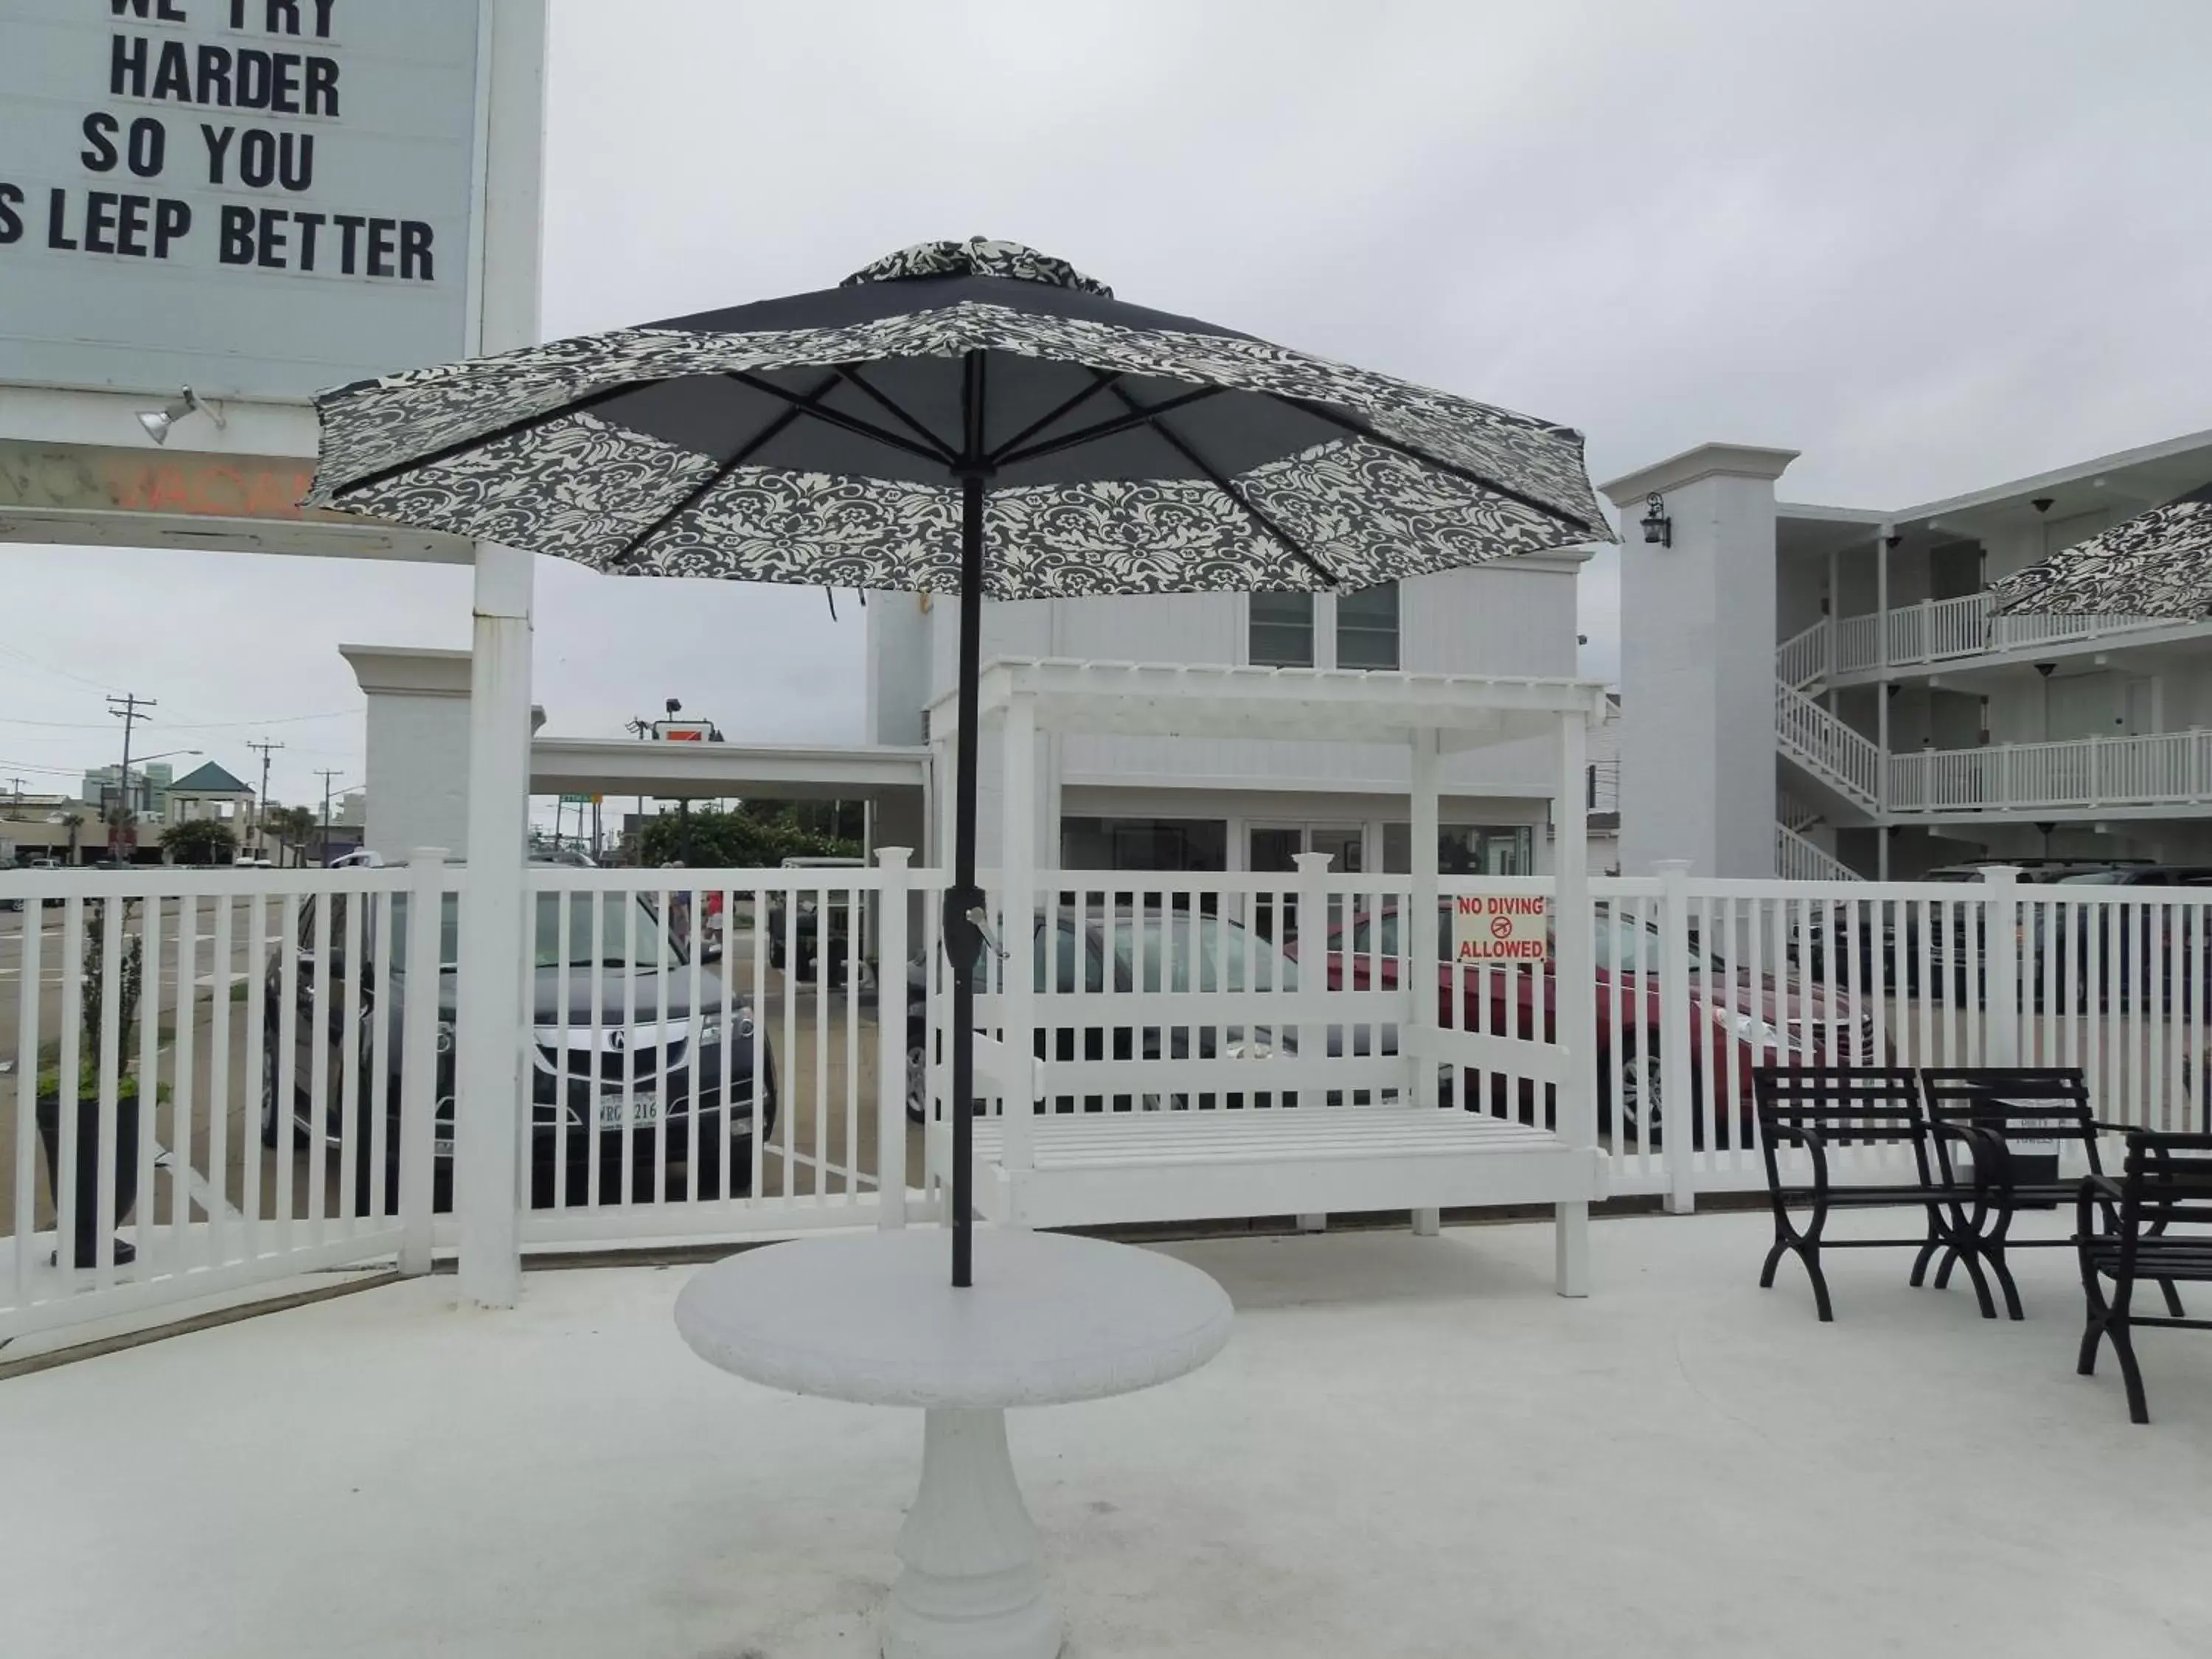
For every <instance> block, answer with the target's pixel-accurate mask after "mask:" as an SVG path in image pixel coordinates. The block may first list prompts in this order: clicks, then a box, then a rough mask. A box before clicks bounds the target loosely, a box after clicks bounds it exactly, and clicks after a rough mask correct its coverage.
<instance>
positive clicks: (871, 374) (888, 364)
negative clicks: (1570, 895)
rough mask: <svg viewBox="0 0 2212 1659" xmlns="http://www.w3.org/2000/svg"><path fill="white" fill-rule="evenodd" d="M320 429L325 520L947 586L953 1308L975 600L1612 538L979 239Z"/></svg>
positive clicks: (1204, 335)
mask: <svg viewBox="0 0 2212 1659" xmlns="http://www.w3.org/2000/svg"><path fill="white" fill-rule="evenodd" d="M1285 279H1286V280H1297V277H1296V273H1286V274H1285ZM317 408H318V412H319V415H320V416H321V421H322V445H321V454H320V459H319V465H318V467H317V470H316V474H315V481H314V486H313V491H312V493H311V494H310V495H309V496H308V498H307V504H309V505H311V506H315V507H329V508H335V509H337V510H339V511H342V512H353V513H362V514H366V515H368V516H371V517H375V518H379V519H383V520H392V521H397V522H398V523H402V524H406V525H411V526H418V527H422V528H425V529H435V530H442V531H447V532H453V533H454V534H458V535H463V536H470V537H475V538H481V539H483V540H487V541H495V542H503V543H506V544H509V545H512V546H515V547H520V548H526V549H530V550H534V551H537V552H540V553H550V554H554V555H556V556H560V557H562V558H567V559H574V560H576V561H578V562H580V563H583V564H586V565H589V566H591V567H592V568H594V569H598V570H603V571H606V572H609V573H611V574H617V575H632V576H714V577H728V578H733V579H737V580H748V581H777V582H798V583H807V584H813V585H818V586H835V587H857V588H863V589H866V588H877V589H885V588H894V589H896V588H905V589H914V590H917V591H927V592H945V593H952V592H957V593H958V594H959V596H960V665H959V678H960V688H959V689H960V702H959V710H960V712H959V731H958V737H959V767H958V776H957V782H956V815H955V824H956V828H955V835H954V850H953V864H954V869H953V878H952V883H951V888H950V889H949V890H948V891H947V894H946V896H945V913H944V921H945V933H944V937H945V948H946V952H947V955H948V957H949V958H950V960H951V966H952V969H953V973H954V980H953V987H954V989H953V1032H952V1090H953V1096H954V1103H953V1192H952V1207H953V1241H952V1263H953V1265H952V1272H953V1283H954V1284H955V1285H966V1284H968V1283H969V1255H970V1242H969V1210H970V1208H971V1201H970V1186H971V1182H972V1172H971V1169H970V1164H971V1150H970V1149H971V1146H972V1140H971V1134H972V1131H971V1127H970V1123H969V1117H970V1114H971V1111H972V1109H973V1099H972V1097H973V1094H974V1083H975V1073H974V1055H973V1048H972V1040H973V1036H974V1000H975V988H974V969H975V963H977V961H978V960H979V959H980V956H981V951H982V949H983V945H984V942H985V941H984V929H985V927H986V925H987V924H986V921H985V916H986V912H985V910H984V906H983V895H982V893H981V890H980V889H978V887H977V886H976V884H975V775H976V766H977V759H978V757H977V753H976V747H977V745H976V731H975V726H976V712H975V684H976V677H977V669H978V652H979V649H980V646H981V614H982V601H983V600H984V599H985V598H986V597H988V598H992V599H1036V598H1048V597H1055V596H1074V595H1087V594H1114V593H1156V592H1190V591H1198V590H1206V589H1212V590H1223V589H1227V590H1247V589H1259V588H1292V589H1316V588H1331V587H1335V588H1343V589H1347V590H1348V589H1356V588H1361V587H1366V586H1371V585H1373V584H1376V583H1378V582H1383V581H1388V580H1393V579H1395V578H1397V577H1401V576H1413V575H1419V574H1424V573H1426V572H1431V571H1439V570H1447V569H1451V568H1456V567H1459V566H1463V565H1472V564H1479V563H1481V562H1485V561H1486V560H1490V559H1495V558H1500V557H1504V556H1510V555H1512V554H1517V553H1530V552H1535V551H1539V550H1544V549H1547V548H1556V547H1559V546H1562V545H1566V544H1574V543H1580V542H1589V541H1592V540H1609V539H1611V532H1610V531H1609V530H1608V529H1607V526H1606V521H1605V520H1604V519H1603V518H1602V517H1601V514H1600V512H1599V509H1598V506H1597V501H1596V498H1595V495H1593V494H1592V492H1591V489H1590V485H1589V477H1588V475H1587V474H1586V472H1585V471H1583V454H1582V435H1581V434H1579V433H1577V432H1575V431H1573V430H1571V429H1570V428H1565V427H1561V426H1556V425H1553V423H1551V422H1547V421H1541V420H1535V419H1532V418H1531V417H1529V416H1524V415H1516V414H1513V413H1510V412H1509V411H1507V410H1502V409H1495V408H1492V407H1490V406H1488V405H1486V404H1479V403H1474V402H1470V401H1469V400H1468V399H1466V398H1458V397H1454V396H1451V395H1449V394H1448V393H1445V392H1434V391H1431V390H1428V389H1427V388H1425V387H1422V386H1413V385H1410V384H1408V383H1407V382H1405V381H1402V380H1393V379H1391V378H1389V377H1388V376H1386V375H1381V374H1366V373H1364V372H1362V371H1360V370H1358V369H1355V368H1347V367H1346V366H1345V365H1343V364H1341V363H1336V362H1329V361H1328V360H1326V359H1323V358H1319V357H1312V356H1305V355H1304V354H1302V353H1299V352H1296V351H1290V350H1286V349H1284V348H1282V347H1280V346H1275V345H1270V344H1268V343H1267V342H1265V341H1263V340H1259V339H1255V338H1254V337H1251V336H1249V335H1246V334H1240V333H1237V332H1234V331H1231V330H1228V329H1225V328H1222V327H1219V326H1218V325H1214V324H1211V323H1204V322H1198V321H1194V320H1193V319H1189V318H1187V317H1178V316H1173V315H1170V314H1168V313H1164V312H1158V311H1152V310H1147V309H1145V308H1144V307H1139V306H1133V305H1130V304H1127V303H1126V302H1123V301H1118V300H1116V299H1115V298H1114V296H1113V293H1112V291H1111V290H1110V289H1108V288H1106V287H1105V286H1104V285H1103V283H1098V282H1096V281H1094V280H1093V279H1091V277H1088V276H1084V275H1083V274H1082V273H1080V272H1079V271H1078V270H1075V269H1074V268H1073V266H1071V265H1069V264H1066V262H1065V261H1063V260H1060V259H1055V258H1048V257H1047V256H1045V255H1043V254H1041V253H1038V252H1036V251H1035V250H1034V249H1031V248H1027V247H1024V246H1020V245H1018V244H1016V243H1012V242H999V241H988V240H982V239H975V240H968V241H964V242H959V241H947V242H928V243H923V244H921V245H920V246H915V247H911V248H908V249H905V250H903V251H902V252H897V253H894V254H891V255H890V256H889V257H887V258H883V259H880V260H878V261H877V262H876V263H875V264H872V265H870V266H868V267H867V268H866V270H861V271H859V272H857V273H855V274H854V276H848V277H847V278H846V279H845V281H844V282H843V283H842V284H840V285H839V286H838V287H836V288H834V289H824V290H822V291H820V292H817V293H811V294H801V295H793V296H791V297H788V298H785V299H779V300H767V301H759V302H757V303H755V304H750V305H744V306H739V307H734V308H732V309H730V310H726V311H714V312H706V313H700V314H698V315H696V316H690V317H678V318H674V319H670V320H668V321H665V322H659V323H653V324H648V325H645V326H643V327H640V328H629V329H618V330H616V331H611V332H608V333H602V334H592V335H585V336H581V337H576V338H573V339H567V340H558V341H555V342H553V343H550V344H547V345H539V346H531V347H526V348H525V349H521V350H518V351H510V352H506V353H502V354H501V355H499V356H491V357H483V358H477V359H472V360H470V361H468V362H457V363H450V364H447V365H444V366H442V367H438V368H424V369H418V370H414V371H410V372H408V373H405V374H392V375H389V376H386V377H384V378H382V379H380V380H365V381H361V382H358V383H356V384H355V385H352V386H343V387H340V388H338V389H337V390H336V391H333V392H325V393H324V394H323V395H322V396H321V397H320V398H318V399H317Z"/></svg>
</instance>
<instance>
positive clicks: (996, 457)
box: [991, 386, 1229, 466]
mask: <svg viewBox="0 0 2212 1659" xmlns="http://www.w3.org/2000/svg"><path fill="white" fill-rule="evenodd" d="M1228 389H1229V388H1228V387H1226V386H1200V387H1199V388H1198V390H1197V391H1195V392H1183V393H1182V394H1181V395H1180V396H1178V397H1174V398H1168V399H1167V400H1166V401H1165V402H1164V403H1157V404H1140V403H1138V402H1137V401H1136V400H1135V399H1134V398H1131V397H1130V396H1129V394H1128V393H1127V392H1119V393H1117V395H1118V396H1119V397H1120V398H1121V400H1122V402H1124V403H1126V404H1128V405H1129V407H1130V409H1131V410H1132V411H1133V412H1131V413H1129V414H1127V415H1117V416H1115V417H1114V418H1113V419H1112V420H1110V421H1100V422H1097V424H1096V425H1095V426H1086V427H1084V428H1081V429H1080V430H1079V431H1075V432H1070V433H1067V434H1066V435H1063V436H1061V437H1058V438H1048V439H1047V440H1045V441H1044V442H1042V443H1041V444H1032V445H1030V447H1028V448H1027V449H1017V450H1014V451H1012V452H1011V453H1009V452H1008V451H1007V450H1006V448H1005V447H1003V446H1002V447H1000V448H999V449H998V450H996V451H994V453H993V454H992V456H991V464H992V465H994V466H1014V465H1018V464H1019V463H1021V462H1023V461H1034V460H1037V459H1041V458H1042V457H1043V456H1046V455H1057V454H1058V453H1060V451H1061V450H1063V449H1074V448H1076V447H1079V446H1080V445H1083V444H1087V443H1095V442H1097V441H1098V440H1099V439H1101V438H1110V437H1112V436H1113V435H1115V433H1117V432H1127V431H1128V430H1129V429H1130V428H1133V427H1139V426H1143V425H1145V424H1146V422H1149V421H1151V420H1152V417H1153V416H1156V415H1164V414H1166V413H1167V412H1168V411H1169V410H1171V409H1181V408H1182V407H1183V405H1184V404H1195V403H1200V402H1203V401H1204V400H1205V399H1206V398H1218V397H1219V396H1220V395H1221V394H1222V393H1223V392H1226V391H1227V390H1228Z"/></svg>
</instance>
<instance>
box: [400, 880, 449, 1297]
mask: <svg viewBox="0 0 2212 1659" xmlns="http://www.w3.org/2000/svg"><path fill="white" fill-rule="evenodd" d="M445 902H446V851H445V848H441V847H418V848H416V849H415V850H414V851H413V852H411V853H410V854H408V855H407V960H406V962H405V963H404V969H405V971H406V975H407V979H408V982H409V983H410V984H414V985H431V984H435V982H436V981H437V978H438V970H439V962H438V942H439V938H440V935H441V933H443V931H444V921H443V916H442V914H441V913H442V912H443V910H444V908H445ZM401 1019H402V1025H403V1029H402V1030H401V1031H400V1033H399V1226H400V1234H401V1237H400V1243H399V1271H400V1272H401V1273H428V1272H429V1271H430V1226H431V1212H432V1200H431V1194H432V1191H433V1188H434V1184H435V1180H436V1172H437V1164H436V1160H435V1158H434V1157H433V1152H434V1149H433V1147H432V1146H431V1144H430V1143H431V1140H432V1139H433V1137H435V1135H436V1133H437V1132H438V1131H437V1111H438V1101H437V1094H438V1006H437V999H436V998H435V997H414V998H411V999H410V1000H409V1001H408V1004H407V1007H406V1011H405V1012H404V1014H403V1015H402V1016H401Z"/></svg>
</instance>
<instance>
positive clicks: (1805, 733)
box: [1774, 678, 1881, 829]
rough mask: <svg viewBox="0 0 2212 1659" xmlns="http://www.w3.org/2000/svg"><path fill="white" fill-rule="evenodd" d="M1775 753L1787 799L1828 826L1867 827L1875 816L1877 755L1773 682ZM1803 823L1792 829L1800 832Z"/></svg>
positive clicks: (1793, 690)
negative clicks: (1788, 770) (1786, 779)
mask: <svg viewBox="0 0 2212 1659" xmlns="http://www.w3.org/2000/svg"><path fill="white" fill-rule="evenodd" d="M1774 739H1775V748H1776V750H1777V752H1778V753H1779V754H1780V755H1781V757H1783V759H1784V760H1785V761H1787V762H1789V763H1790V764H1791V766H1792V767H1793V768H1794V772H1795V775H1794V776H1793V777H1792V779H1791V793H1793V794H1798V793H1802V799H1803V800H1804V801H1805V802H1806V803H1808V804H1809V805H1811V806H1812V808H1813V809H1814V811H1816V812H1817V813H1818V814H1819V816H1820V817H1825V818H1826V819H1827V820H1828V821H1829V822H1830V823H1872V822H1874V820H1875V816H1876V814H1878V813H1879V812H1880V811H1881V750H1879V749H1878V748H1876V747H1875V745H1874V744H1873V743H1872V742H1870V741H1869V739H1867V738H1864V737H1863V736H1861V735H1860V734H1859V733H1858V732H1855V731H1853V730H1852V729H1851V727H1850V726H1847V725H1845V724H1844V722H1843V721H1842V720H1838V719H1837V718H1836V717H1835V716H1834V715H1833V714H1830V713H1829V712H1828V711H1827V710H1826V709H1825V708H1821V707H1820V704H1819V703H1817V702H1814V700H1813V699H1812V698H1810V697H1808V696H1806V695H1805V694H1804V693H1803V692H1802V691H1800V690H1797V688H1796V686H1794V685H1791V684H1790V683H1789V682H1788V681H1787V680H1784V679H1779V678H1778V679H1777V680H1776V681H1775V682H1774ZM1803 827H1804V824H1803V822H1802V821H1801V822H1800V823H1798V824H1797V825H1796V826H1795V828H1796V829H1802V828H1803Z"/></svg>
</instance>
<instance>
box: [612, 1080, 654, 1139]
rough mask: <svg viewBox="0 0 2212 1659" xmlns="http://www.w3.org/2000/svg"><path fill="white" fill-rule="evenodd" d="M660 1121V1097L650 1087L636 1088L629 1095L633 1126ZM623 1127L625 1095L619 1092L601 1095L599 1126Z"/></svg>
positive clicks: (630, 1118) (630, 1119)
mask: <svg viewBox="0 0 2212 1659" xmlns="http://www.w3.org/2000/svg"><path fill="white" fill-rule="evenodd" d="M659 1121H660V1097H659V1096H658V1095H656V1094H655V1093H654V1092H653V1091H652V1090H650V1089H634V1090H632V1091H630V1097H629V1122H630V1125H631V1127H637V1126H639V1125H641V1124H647V1123H658V1122H659ZM599 1127H601V1128H602V1129H619V1128H621V1127H623V1097H622V1096H621V1095H619V1094H606V1095H601V1096H600V1097H599Z"/></svg>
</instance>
